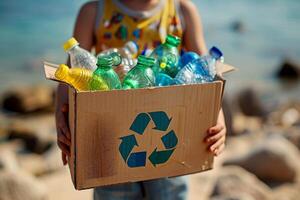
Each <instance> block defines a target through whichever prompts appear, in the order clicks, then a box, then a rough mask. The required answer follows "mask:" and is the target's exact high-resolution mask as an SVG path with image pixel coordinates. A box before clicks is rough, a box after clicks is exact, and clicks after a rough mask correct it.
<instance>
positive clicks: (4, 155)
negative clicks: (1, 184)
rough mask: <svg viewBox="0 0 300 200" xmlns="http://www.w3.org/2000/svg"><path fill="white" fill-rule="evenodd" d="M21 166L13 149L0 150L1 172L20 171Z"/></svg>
mask: <svg viewBox="0 0 300 200" xmlns="http://www.w3.org/2000/svg"><path fill="white" fill-rule="evenodd" d="M19 168H20V167H19V164H18V162H17V158H16V155H15V153H14V152H13V151H12V150H11V149H2V148H1V149H0V171H1V170H6V171H12V172H13V171H18V170H19Z"/></svg>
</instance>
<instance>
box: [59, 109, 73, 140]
mask: <svg viewBox="0 0 300 200" xmlns="http://www.w3.org/2000/svg"><path fill="white" fill-rule="evenodd" d="M61 112H62V113H63V118H64V126H65V127H66V129H67V130H66V132H65V135H66V136H67V138H68V139H71V133H70V128H69V126H68V121H69V104H63V105H62V106H61Z"/></svg>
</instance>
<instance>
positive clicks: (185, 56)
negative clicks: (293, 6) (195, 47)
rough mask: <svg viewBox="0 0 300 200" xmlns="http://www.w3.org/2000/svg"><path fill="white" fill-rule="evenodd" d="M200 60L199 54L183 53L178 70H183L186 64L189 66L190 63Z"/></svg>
mask: <svg viewBox="0 0 300 200" xmlns="http://www.w3.org/2000/svg"><path fill="white" fill-rule="evenodd" d="M198 58H200V56H199V54H197V53H195V52H192V51H188V52H185V53H183V55H182V56H181V57H180V59H179V62H178V69H179V70H181V69H182V68H183V67H184V66H185V65H186V64H188V63H189V62H190V61H192V60H195V59H198Z"/></svg>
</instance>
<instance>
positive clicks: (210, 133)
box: [207, 124, 224, 135]
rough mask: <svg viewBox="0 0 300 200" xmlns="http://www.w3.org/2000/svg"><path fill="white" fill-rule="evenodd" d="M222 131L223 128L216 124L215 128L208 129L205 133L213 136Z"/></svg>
mask: <svg viewBox="0 0 300 200" xmlns="http://www.w3.org/2000/svg"><path fill="white" fill-rule="evenodd" d="M223 129H224V126H223V125H222V124H217V125H216V126H214V127H211V128H209V129H208V130H207V133H208V134H209V135H212V134H215V133H218V132H220V131H221V130H223Z"/></svg>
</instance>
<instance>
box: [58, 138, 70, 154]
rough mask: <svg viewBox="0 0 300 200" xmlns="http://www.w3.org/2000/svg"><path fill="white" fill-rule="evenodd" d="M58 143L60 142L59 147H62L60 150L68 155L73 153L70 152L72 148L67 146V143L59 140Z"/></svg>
mask: <svg viewBox="0 0 300 200" xmlns="http://www.w3.org/2000/svg"><path fill="white" fill-rule="evenodd" d="M57 144H58V146H59V148H60V150H61V151H62V152H63V153H64V154H66V155H67V156H69V157H70V156H71V154H70V149H69V147H68V146H67V145H65V144H64V143H62V142H59V141H58V142H57Z"/></svg>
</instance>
